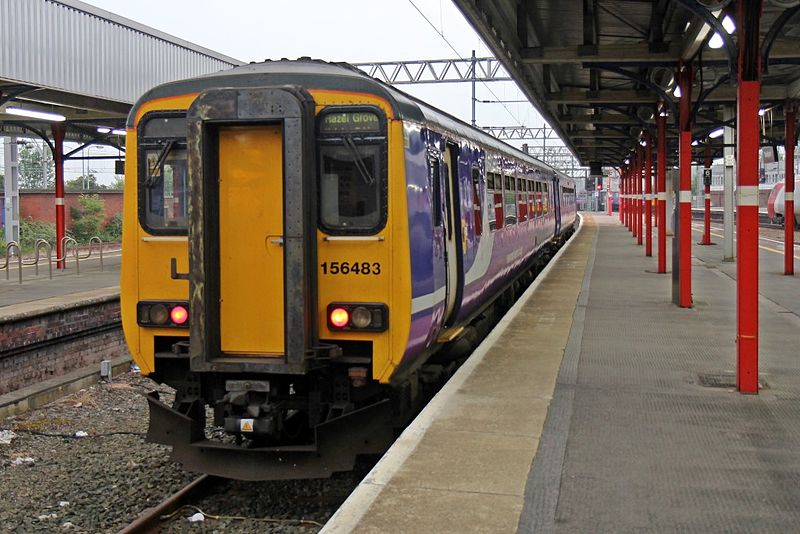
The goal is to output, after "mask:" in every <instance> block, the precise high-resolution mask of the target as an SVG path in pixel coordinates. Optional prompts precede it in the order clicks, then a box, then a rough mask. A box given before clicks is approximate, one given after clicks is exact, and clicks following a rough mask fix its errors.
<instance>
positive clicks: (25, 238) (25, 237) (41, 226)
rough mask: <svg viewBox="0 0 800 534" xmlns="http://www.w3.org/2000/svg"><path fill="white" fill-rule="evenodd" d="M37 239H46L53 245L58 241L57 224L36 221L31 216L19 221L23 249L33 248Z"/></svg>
mask: <svg viewBox="0 0 800 534" xmlns="http://www.w3.org/2000/svg"><path fill="white" fill-rule="evenodd" d="M37 239H46V240H47V242H48V243H50V244H51V245H52V246H53V247H55V242H56V225H55V224H52V223H48V222H44V221H34V220H33V219H31V218H30V217H28V218H27V219H23V220H21V221H20V222H19V241H20V243H19V245H20V246H21V247H22V249H23V250H25V251H28V250H33V246H34V244H35V243H36V240H37Z"/></svg>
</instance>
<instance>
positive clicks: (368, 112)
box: [317, 106, 387, 234]
mask: <svg viewBox="0 0 800 534" xmlns="http://www.w3.org/2000/svg"><path fill="white" fill-rule="evenodd" d="M317 133H318V138H317V141H318V147H319V148H318V150H319V155H318V166H319V167H318V170H319V222H320V225H321V226H322V228H323V229H324V230H325V231H326V232H328V233H331V234H373V233H376V232H378V231H380V230H381V229H382V228H383V226H384V225H385V224H386V217H387V202H386V196H387V191H386V189H387V184H386V167H387V166H386V120H385V118H384V116H383V114H382V113H381V112H380V111H379V110H378V109H377V108H372V107H369V108H365V107H358V108H352V107H338V106H337V107H330V108H326V109H325V110H323V111H322V112H321V113H320V115H319V119H318V123H317Z"/></svg>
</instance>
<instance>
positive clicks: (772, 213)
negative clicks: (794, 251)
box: [767, 180, 800, 228]
mask: <svg viewBox="0 0 800 534" xmlns="http://www.w3.org/2000/svg"><path fill="white" fill-rule="evenodd" d="M794 190H795V191H800V180H795V182H794ZM767 215H768V216H769V219H770V220H771V221H772V222H773V223H777V224H786V223H787V220H786V184H785V180H784V181H781V182H778V183H776V184H775V185H774V186H773V188H772V191H770V194H769V199H768V200H767ZM791 223H792V224H793V225H794V227H795V228H800V202H797V201H795V203H794V217H793V218H792V219H791Z"/></svg>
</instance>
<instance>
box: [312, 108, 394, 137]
mask: <svg viewBox="0 0 800 534" xmlns="http://www.w3.org/2000/svg"><path fill="white" fill-rule="evenodd" d="M380 130H381V123H380V121H379V120H378V116H377V115H376V114H375V113H369V112H364V111H358V112H353V113H347V112H345V113H328V114H326V115H325V116H323V117H322V121H321V122H320V125H319V132H320V133H323V134H332V133H365V132H366V133H373V132H374V133H377V132H380Z"/></svg>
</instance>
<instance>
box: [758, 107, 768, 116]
mask: <svg viewBox="0 0 800 534" xmlns="http://www.w3.org/2000/svg"><path fill="white" fill-rule="evenodd" d="M766 113H767V110H766V109H764V108H758V116H759V117H763V116H764V115H765V114H766Z"/></svg>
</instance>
